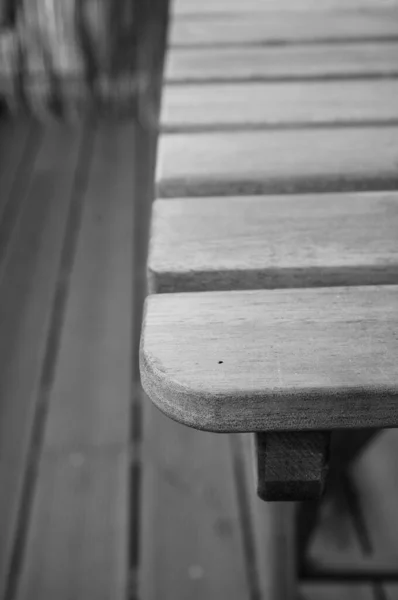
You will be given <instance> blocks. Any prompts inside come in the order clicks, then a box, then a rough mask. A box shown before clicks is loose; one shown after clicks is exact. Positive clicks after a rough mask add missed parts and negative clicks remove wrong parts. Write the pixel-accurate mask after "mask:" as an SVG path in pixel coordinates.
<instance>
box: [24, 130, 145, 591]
mask: <svg viewBox="0 0 398 600" xmlns="http://www.w3.org/2000/svg"><path fill="white" fill-rule="evenodd" d="M133 136H134V129H133V127H132V126H131V125H128V126H126V125H125V124H124V125H123V126H120V127H113V126H112V125H109V126H107V125H104V126H99V129H98V133H97V137H96V139H95V145H94V150H93V158H92V161H93V162H92V165H91V169H90V175H89V181H88V187H87V190H86V192H85V204H84V209H83V213H82V222H81V226H80V233H79V238H78V240H77V249H76V256H75V260H74V265H73V271H72V273H71V275H70V285H69V294H68V298H67V304H66V310H65V315H64V319H63V329H62V335H61V340H60V345H59V351H58V357H57V366H56V370H55V378H54V381H53V384H52V386H51V393H50V401H49V406H48V416H47V426H46V430H45V435H44V445H43V457H42V459H41V461H40V464H39V470H38V479H37V486H36V495H35V498H34V503H33V508H32V516H31V522H30V527H29V530H28V535H27V544H26V553H25V560H24V563H23V566H22V571H21V581H20V586H19V590H18V594H17V598H18V599H19V600H30V599H31V598H43V599H47V598H55V597H56V598H59V599H60V600H62V599H65V600H66V599H67V598H73V599H74V600H79V599H83V598H84V599H85V600H87V599H88V598H95V599H96V600H97V599H102V598H103V599H104V600H105V599H108V598H114V599H122V598H123V599H124V598H125V597H126V592H127V589H128V536H129V489H128V487H129V483H128V482H129V465H130V450H129V432H130V402H131V312H132V290H133V280H132V278H133V269H132V260H133V254H132V243H133V242H132V238H133V236H132V231H133V206H132V205H133V191H132V190H133V170H132V168H131V165H132V161H133V154H132V148H133ZM55 524H56V525H55ZM38 540H40V543H38Z"/></svg>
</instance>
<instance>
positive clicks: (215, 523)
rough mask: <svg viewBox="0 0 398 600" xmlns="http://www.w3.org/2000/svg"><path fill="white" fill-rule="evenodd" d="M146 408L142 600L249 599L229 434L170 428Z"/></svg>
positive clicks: (173, 425) (147, 403) (169, 423)
mask: <svg viewBox="0 0 398 600" xmlns="http://www.w3.org/2000/svg"><path fill="white" fill-rule="evenodd" d="M144 402H145V405H144V409H145V410H144V429H143V440H144V443H143V454H142V456H143V461H144V462H143V465H144V468H143V475H142V477H143V479H142V488H141V489H142V492H141V502H140V504H141V507H142V517H141V530H140V535H141V540H142V541H141V559H140V564H141V570H140V586H139V590H140V598H142V599H143V600H157V599H158V598H159V597H162V598H170V599H171V598H181V599H182V598H197V599H199V598H232V599H236V600H238V599H239V600H240V599H241V598H247V597H249V596H250V593H249V592H250V579H249V578H250V573H248V572H247V564H246V561H247V559H246V557H245V548H244V545H243V537H242V536H243V527H244V524H243V522H242V515H241V514H240V508H239V505H238V496H237V490H236V485H235V481H234V465H233V460H232V454H231V449H230V445H229V439H228V436H215V435H212V434H209V433H204V432H200V431H194V430H193V429H190V428H187V427H183V426H181V425H179V424H177V423H173V422H172V421H171V420H170V419H168V418H166V417H164V416H163V415H162V414H161V413H160V412H159V411H158V410H157V409H156V408H154V407H153V406H152V405H151V402H150V400H149V399H148V398H144Z"/></svg>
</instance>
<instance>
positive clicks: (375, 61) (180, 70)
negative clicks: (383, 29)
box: [165, 42, 398, 86]
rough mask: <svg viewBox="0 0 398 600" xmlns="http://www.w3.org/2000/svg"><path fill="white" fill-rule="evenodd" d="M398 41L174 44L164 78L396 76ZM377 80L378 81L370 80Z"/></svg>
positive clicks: (169, 80) (182, 80)
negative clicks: (207, 45)
mask: <svg viewBox="0 0 398 600" xmlns="http://www.w3.org/2000/svg"><path fill="white" fill-rule="evenodd" d="M397 56H398V42H383V43H375V42H368V43H362V44H359V43H358V44H351V43H341V44H318V45H313V44H310V45H300V46H275V47H272V46H271V47H244V48H242V47H227V48H212V47H205V48H172V49H171V50H170V51H169V52H168V54H167V59H166V67H165V80H166V82H167V83H199V82H240V81H245V82H247V81H289V80H297V79H298V80H303V79H306V80H312V79H323V80H325V79H339V80H340V79H353V78H365V77H369V78H383V77H396V76H397V74H398V66H397ZM374 83H375V85H376V86H377V82H374Z"/></svg>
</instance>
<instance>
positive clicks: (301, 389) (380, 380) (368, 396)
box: [141, 286, 398, 432]
mask: <svg viewBox="0 0 398 600" xmlns="http://www.w3.org/2000/svg"><path fill="white" fill-rule="evenodd" d="M397 298H398V288H397V287H396V286H384V287H382V286H374V287H373V286H372V287H371V286H369V287H353V288H319V289H306V290H274V291H247V292H203V293H200V294H197V293H193V294H173V295H169V294H162V295H157V296H150V297H149V298H148V299H147V302H146V315H145V320H144V327H143V335H142V348H141V376H142V382H143V386H144V389H145V390H146V391H147V393H148V395H149V396H150V398H151V399H152V400H153V401H154V402H155V403H156V404H157V405H158V406H159V407H160V408H161V409H162V410H163V411H164V412H165V413H166V414H168V416H170V417H172V418H175V419H176V420H179V421H181V422H183V423H185V424H187V425H191V426H193V427H197V428H200V429H207V430H211V431H225V432H227V431H235V432H238V431H259V432H260V431H264V432H265V431H277V430H285V431H286V430H307V429H320V430H322V429H333V428H347V427H375V428H377V427H388V426H396V424H397V419H398V414H397V372H396V368H395V353H396V351H397V344H398V340H397V336H396V329H397V311H396V302H397Z"/></svg>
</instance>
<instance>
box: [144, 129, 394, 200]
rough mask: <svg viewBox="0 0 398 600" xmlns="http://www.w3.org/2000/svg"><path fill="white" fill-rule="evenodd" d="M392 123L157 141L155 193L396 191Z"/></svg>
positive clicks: (167, 137) (171, 137)
mask: <svg viewBox="0 0 398 600" xmlns="http://www.w3.org/2000/svg"><path fill="white" fill-rule="evenodd" d="M397 161H398V127H393V126H391V127H388V128H383V127H379V128H377V127H364V128H347V127H346V128H334V129H328V128H325V129H317V130H302V131H264V132H262V131H256V132H231V133H206V134H189V135H188V134H175V135H164V136H162V137H161V138H160V142H159V150H158V165H157V177H156V179H157V191H158V196H164V197H170V196H176V197H184V196H217V195H222V196H225V195H228V196H233V195H249V194H261V193H266V194H271V193H292V192H294V193H299V192H303V193H305V192H321V191H322V192H326V191H331V192H333V191H340V192H341V191H350V190H368V191H370V190H372V189H377V190H380V189H386V188H387V189H388V188H389V189H396V186H397V181H398V177H397V169H396V165H397Z"/></svg>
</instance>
